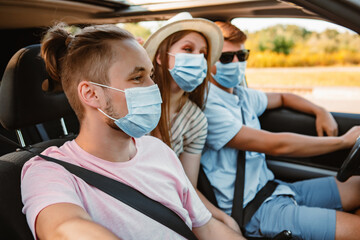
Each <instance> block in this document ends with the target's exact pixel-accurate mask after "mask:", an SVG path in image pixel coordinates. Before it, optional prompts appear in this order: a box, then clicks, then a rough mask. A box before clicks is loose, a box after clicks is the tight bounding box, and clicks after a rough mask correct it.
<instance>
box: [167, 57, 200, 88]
mask: <svg viewBox="0 0 360 240" xmlns="http://www.w3.org/2000/svg"><path fill="white" fill-rule="evenodd" d="M168 54H169V55H171V56H175V65H174V67H173V68H172V69H169V71H170V74H171V76H172V77H173V79H174V80H175V82H176V83H177V85H179V87H180V88H181V89H182V90H184V91H185V92H192V91H193V90H194V89H195V88H196V87H197V86H199V85H200V84H201V83H202V82H203V81H204V79H205V77H206V73H207V62H206V59H205V58H204V54H191V53H177V54H176V55H174V54H171V53H168Z"/></svg>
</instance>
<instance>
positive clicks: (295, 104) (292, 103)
mask: <svg viewBox="0 0 360 240" xmlns="http://www.w3.org/2000/svg"><path fill="white" fill-rule="evenodd" d="M266 96H267V98H268V105H267V109H274V108H278V107H287V108H291V109H294V110H297V111H299V112H303V113H307V114H311V115H314V116H315V117H316V131H317V134H318V136H323V135H324V132H325V133H326V134H327V136H337V135H338V126H337V123H336V121H335V119H334V118H333V116H332V115H331V113H329V112H328V111H326V109H324V108H323V107H320V106H318V105H315V104H314V103H312V102H310V101H308V100H306V99H305V98H302V97H300V96H298V95H295V94H291V93H266Z"/></svg>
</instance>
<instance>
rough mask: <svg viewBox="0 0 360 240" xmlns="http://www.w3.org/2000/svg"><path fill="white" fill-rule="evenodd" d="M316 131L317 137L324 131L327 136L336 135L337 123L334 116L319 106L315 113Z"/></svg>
mask: <svg viewBox="0 0 360 240" xmlns="http://www.w3.org/2000/svg"><path fill="white" fill-rule="evenodd" d="M316 132H317V134H318V136H319V137H322V136H324V132H325V133H326V135H327V136H337V135H338V125H337V123H336V121H335V119H334V117H333V116H332V115H331V113H329V112H328V111H327V110H326V109H324V108H319V111H318V112H317V113H316Z"/></svg>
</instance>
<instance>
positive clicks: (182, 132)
mask: <svg viewBox="0 0 360 240" xmlns="http://www.w3.org/2000/svg"><path fill="white" fill-rule="evenodd" d="M222 46H223V37H222V33H221V31H220V29H219V28H218V27H217V26H216V25H215V24H214V23H213V22H211V21H209V20H206V19H202V18H192V16H191V15H190V14H189V13H187V12H183V13H179V14H177V15H176V16H174V17H173V18H171V19H170V20H168V21H167V22H166V24H165V25H164V26H163V27H161V28H160V29H158V30H157V31H156V32H155V33H153V34H152V35H151V36H150V37H149V39H148V40H147V41H146V42H145V44H144V47H145V49H146V51H147V52H148V55H149V57H150V59H151V60H152V61H153V65H154V79H153V80H154V82H155V83H157V84H158V86H159V88H160V91H161V96H162V99H163V104H162V109H161V111H162V113H161V118H160V121H159V124H158V126H157V127H156V129H155V130H154V131H153V132H152V133H151V134H152V135H153V136H156V137H158V138H160V139H162V140H163V141H164V142H165V143H166V144H167V145H168V146H169V147H171V148H172V149H173V150H174V151H175V153H176V154H177V155H178V156H179V159H180V161H181V163H182V165H183V167H184V170H185V172H186V174H187V176H188V178H189V179H190V181H191V183H192V184H193V186H194V187H195V188H196V185H197V179H198V173H199V167H200V158H201V152H202V150H203V147H204V144H205V140H206V136H207V119H206V117H205V115H204V114H203V112H202V108H203V107H204V103H205V101H206V97H205V96H206V94H207V89H208V88H207V87H208V81H209V79H210V71H208V69H210V67H211V66H212V65H213V64H214V63H215V62H216V61H217V59H218V58H219V56H220V54H221V50H222ZM197 192H198V194H199V196H200V198H201V199H202V201H203V202H204V204H205V205H206V207H207V208H208V209H209V210H210V211H211V213H212V214H213V216H214V217H215V218H216V219H218V220H220V221H222V222H223V223H225V224H226V225H228V226H229V227H231V228H232V229H234V230H236V231H237V232H240V229H239V226H238V225H237V223H236V222H235V221H234V219H233V218H231V217H230V216H228V215H227V214H225V213H224V212H223V211H221V210H220V209H218V208H216V207H215V206H214V205H212V204H211V203H210V202H209V201H208V200H207V199H206V198H205V197H204V196H203V195H202V194H201V193H200V192H199V191H197Z"/></svg>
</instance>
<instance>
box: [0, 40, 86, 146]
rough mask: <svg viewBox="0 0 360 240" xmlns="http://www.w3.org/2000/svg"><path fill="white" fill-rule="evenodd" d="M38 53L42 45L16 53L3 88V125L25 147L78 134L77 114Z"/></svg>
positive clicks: (0, 95) (0, 120) (0, 101)
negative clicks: (13, 133)
mask: <svg viewBox="0 0 360 240" xmlns="http://www.w3.org/2000/svg"><path fill="white" fill-rule="evenodd" d="M39 53H40V44H35V45H30V46H28V47H25V48H22V49H20V50H19V51H17V52H16V53H15V54H14V56H13V57H12V58H11V59H10V61H9V63H8V65H7V67H6V69H5V71H4V75H3V78H2V80H1V85H0V86H1V88H0V104H1V108H0V115H1V118H0V123H1V125H2V126H3V127H4V128H5V129H6V130H8V131H14V132H15V134H16V135H17V139H18V141H19V142H20V143H21V145H23V146H25V145H30V144H34V143H38V142H42V141H46V140H49V139H54V138H58V137H60V136H65V135H68V134H69V133H74V134H76V133H77V132H78V129H79V124H78V121H77V118H76V116H75V113H74V112H73V111H72V109H71V107H70V105H69V104H68V103H67V100H66V98H64V94H63V92H62V91H59V90H57V86H59V84H56V82H55V81H52V79H51V78H50V77H49V75H48V74H47V72H46V70H45V64H44V62H43V60H42V59H41V57H40V54H39ZM64 102H66V104H64ZM59 113H60V114H59ZM59 116H60V117H59Z"/></svg>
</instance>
